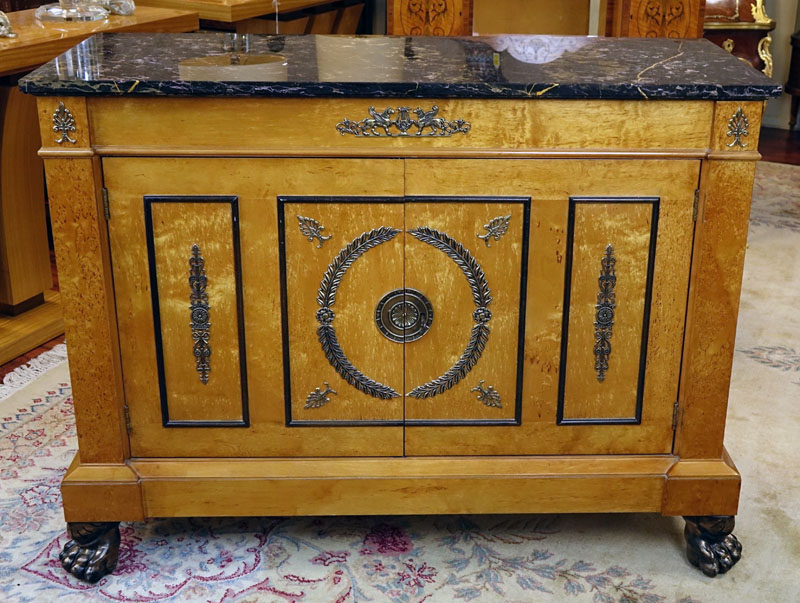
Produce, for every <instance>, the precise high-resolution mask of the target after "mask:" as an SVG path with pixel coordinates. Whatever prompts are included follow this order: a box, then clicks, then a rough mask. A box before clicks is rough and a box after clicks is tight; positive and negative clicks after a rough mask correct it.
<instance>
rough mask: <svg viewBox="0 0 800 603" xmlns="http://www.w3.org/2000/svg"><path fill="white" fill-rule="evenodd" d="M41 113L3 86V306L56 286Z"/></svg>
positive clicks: (0, 109) (0, 104) (0, 223)
mask: <svg viewBox="0 0 800 603" xmlns="http://www.w3.org/2000/svg"><path fill="white" fill-rule="evenodd" d="M37 117H38V116H37V112H36V99H34V98H32V97H30V96H26V95H24V94H22V93H21V92H20V91H19V89H18V88H16V87H13V88H12V87H10V86H0V127H2V137H0V140H2V147H0V175H2V176H0V305H6V306H14V305H17V304H20V303H21V302H24V301H26V300H29V299H30V298H32V297H35V296H37V295H40V294H41V293H43V292H44V291H45V290H47V289H49V288H50V287H51V286H52V284H53V279H52V275H51V274H50V252H49V250H48V248H47V225H46V220H45V213H44V178H43V171H44V167H43V164H42V160H41V159H39V158H38V157H37V156H36V150H37V149H38V148H39V140H38V137H37V136H36V132H37V130H38V125H37ZM43 341H46V340H42V341H38V342H36V344H35V345H38V344H39V343H42V342H43ZM34 347H35V346H34ZM26 351H27V350H26Z"/></svg>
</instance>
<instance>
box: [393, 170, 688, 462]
mask: <svg viewBox="0 0 800 603" xmlns="http://www.w3.org/2000/svg"><path fill="white" fill-rule="evenodd" d="M699 173H700V162H699V161H696V160H407V161H406V185H405V193H406V198H407V206H406V207H407V209H406V230H407V231H409V230H410V229H412V228H414V227H417V226H418V225H417V224H416V222H415V223H413V224H412V223H410V222H409V220H410V219H411V220H412V221H413V219H414V218H412V215H413V214H414V213H415V212H416V211H422V210H423V209H424V212H425V214H426V215H425V217H426V219H427V220H428V221H429V222H432V223H434V222H435V223H436V224H437V230H438V231H440V232H460V233H461V236H460V240H471V243H469V244H465V247H468V248H469V247H472V249H474V250H478V249H479V250H480V252H479V253H473V254H472V256H474V258H480V261H478V264H479V267H478V270H477V271H476V273H479V274H482V275H483V276H484V277H485V278H486V279H487V280H488V282H489V283H492V285H493V287H492V298H493V299H492V305H491V310H492V314H491V320H490V321H489V322H488V323H486V324H487V326H488V327H489V332H488V334H487V336H486V337H485V338H484V339H485V350H483V354H482V356H481V358H480V359H479V360H478V361H477V362H476V363H475V364H474V368H473V369H472V371H471V373H472V374H474V378H471V379H464V380H463V381H462V382H461V383H460V384H457V385H454V386H453V387H452V388H450V389H448V391H447V393H446V395H439V396H431V397H430V398H422V399H418V398H415V397H414V396H410V392H409V391H406V421H407V423H406V429H405V440H406V446H405V451H406V454H407V455H433V454H436V455H448V454H453V455H462V454H493V455H503V454H656V453H662V454H663V453H668V452H670V451H671V447H672V435H673V428H672V416H673V407H674V404H675V401H676V400H677V395H678V379H679V373H680V359H681V346H682V340H683V329H684V317H685V306H686V295H687V287H688V282H689V271H690V265H691V249H692V237H693V232H694V218H693V206H694V197H695V190H696V189H697V187H698V179H699ZM414 197H418V198H420V199H424V200H425V202H426V203H425V204H424V205H418V204H413V203H408V201H411V200H412V198H414ZM459 198H460V199H463V200H464V203H463V206H464V207H467V202H468V201H469V200H470V199H472V200H473V201H474V199H476V198H477V199H486V200H494V201H495V203H496V206H493V205H491V204H488V203H487V204H483V205H481V204H477V205H476V204H474V203H472V204H471V205H469V207H470V209H469V211H467V210H465V209H461V210H458V207H459V201H458V199H459ZM437 200H438V201H439V202H438V203H437V202H436V201H437ZM506 205H507V206H508V207H506ZM413 207H417V208H419V209H418V210H416V209H412V208H413ZM454 208H455V209H454ZM478 210H484V211H483V214H485V215H483V214H481V212H480V211H478ZM495 210H497V211H495ZM437 211H439V212H440V214H439V215H436V216H434V215H433V213H436V212H437ZM431 212H433V213H431ZM528 212H529V217H528ZM509 214H511V215H513V216H514V219H512V221H510V222H509V223H508V224H507V225H505V228H504V227H503V225H502V224H501V222H502V218H503V217H505V216H506V215H509ZM495 218H497V219H498V220H499V221H496V222H493V220H494V219H495ZM465 229H466V230H465ZM473 230H474V231H475V232H474V234H472V235H468V233H467V231H470V233H471V232H472V231H473ZM493 232H494V233H496V234H498V235H499V236H498V237H497V238H494V237H492V238H491V239H488V240H487V239H484V240H478V239H477V238H475V237H476V236H477V235H479V234H482V235H483V236H491V234H492V233H493ZM406 241H407V242H406V246H407V250H406V283H407V285H408V284H409V283H414V282H419V281H426V282H431V283H432V282H436V278H437V277H436V268H435V267H433V265H432V266H431V267H430V268H428V267H427V265H425V264H424V262H419V261H413V258H415V257H416V255H415V254H418V253H419V252H417V251H415V250H414V249H413V248H412V244H413V242H412V241H411V240H410V239H409V238H408V237H407V238H406ZM486 242H491V246H490V247H488V246H486V245H485V243H486ZM478 244H479V246H478ZM523 254H524V255H525V256H527V257H523ZM409 260H412V261H409ZM523 260H525V261H523ZM423 271H430V272H429V273H425V274H422V272H423ZM462 272H464V274H467V273H468V272H469V271H464V270H462ZM418 273H419V274H418ZM445 280H447V279H445ZM467 281H469V278H468V279H467ZM520 285H521V286H520ZM429 288H430V287H429ZM472 289H475V290H479V287H478V288H475V287H472ZM456 293H457V292H455V291H454V292H453V294H452V297H453V299H456V298H457V295H456ZM475 304H478V301H475ZM460 305H465V304H460ZM460 305H459V304H457V303H455V304H453V307H452V308H448V309H445V312H455V311H456V309H457V308H456V306H459V307H460ZM478 305H479V304H478ZM461 314H463V312H461ZM479 318H481V317H476V318H475V317H474V321H473V322H475V324H476V325H478V324H479V323H480V320H478V319H479ZM468 322H469V321H468ZM455 330H456V328H455V327H454V329H453V331H454V333H453V337H456V334H455ZM461 330H463V329H461ZM431 334H435V333H434V332H433V330H432V331H431ZM459 335H460V331H459ZM438 336H439V339H441V340H442V341H447V340H448V339H447V336H446V334H438ZM462 338H463V337H462ZM436 340H437V338H436V337H430V338H429V342H430V343H433V342H435V341H436ZM424 341H425V340H424V339H423V340H420V341H419V342H415V344H417V345H418V346H422V345H423V342H424ZM430 343H429V344H430ZM412 345H413V344H412ZM450 347H453V346H449V347H448V346H442V350H441V351H442V354H441V357H438V356H437V354H438V352H437V350H429V351H427V352H426V354H425V356H426V357H430V358H431V359H432V360H431V364H441V365H442V366H444V365H448V366H449V365H450V364H452V365H454V366H455V365H457V364H458V362H459V361H460V360H462V359H461V358H460V357H458V352H453V351H452V350H450ZM456 347H458V346H456ZM453 349H454V350H455V347H453ZM409 352H410V350H408V349H407V350H406V362H405V366H406V378H405V382H406V384H407V386H410V385H412V384H414V383H416V381H418V380H419V379H418V378H417V376H416V375H412V374H411V373H412V372H419V367H417V366H416V365H415V364H414V362H413V361H410V359H409ZM450 356H452V358H451V357H450ZM472 374H471V375H470V377H472V376H473V375H472ZM476 379H480V380H481V382H480V384H479V385H476V383H472V381H475V380H476ZM489 386H494V388H493V389H494V391H500V392H501V393H502V394H503V397H502V402H500V403H497V404H493V403H492V402H495V400H494V398H496V396H495V395H494V394H493V393H492V390H490V387H489ZM406 389H408V387H407V388H406ZM481 402H482V404H481ZM497 402H499V401H497ZM495 415H496V416H495ZM415 419H417V421H415ZM419 419H422V421H419ZM442 419H444V421H442Z"/></svg>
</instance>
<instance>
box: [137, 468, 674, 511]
mask: <svg viewBox="0 0 800 603" xmlns="http://www.w3.org/2000/svg"><path fill="white" fill-rule="evenodd" d="M674 462H675V459H674V458H673V457H664V456H661V457H658V456H656V457H626V456H622V457H617V458H611V457H583V458H559V457H547V458H538V459H537V458H504V457H497V458H491V459H481V458H474V457H473V458H469V457H457V458H450V459H435V458H429V459H409V458H403V459H385V460H379V459H308V460H303V459H284V460H277V459H275V460H272V459H264V460H248V459H239V460H231V461H228V462H225V463H221V462H218V463H213V462H211V461H210V459H197V460H187V461H169V460H153V461H140V460H137V461H134V462H132V463H131V465H132V467H133V468H134V469H135V471H136V472H137V474H138V475H139V476H140V479H141V484H142V492H143V498H144V501H145V507H146V515H147V516H148V517H154V516H157V517H176V516H177V517H182V516H218V515H221V514H225V515H253V514H256V515H258V514H262V513H266V514H269V515H374V514H408V515H416V514H420V513H426V514H427V513H448V514H452V513H551V512H567V513H568V512H612V511H639V512H646V511H649V512H658V511H660V510H661V505H662V496H663V488H664V484H665V481H666V480H665V475H666V472H667V471H668V470H669V467H671V466H672V464H673V463H674Z"/></svg>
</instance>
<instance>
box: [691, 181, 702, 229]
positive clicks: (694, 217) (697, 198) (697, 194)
mask: <svg viewBox="0 0 800 603" xmlns="http://www.w3.org/2000/svg"><path fill="white" fill-rule="evenodd" d="M699 204H700V189H699V188H698V189H696V190H695V191H694V204H693V205H692V222H697V206H698V205H699Z"/></svg>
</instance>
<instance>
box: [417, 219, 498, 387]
mask: <svg viewBox="0 0 800 603" xmlns="http://www.w3.org/2000/svg"><path fill="white" fill-rule="evenodd" d="M408 234H410V235H411V236H412V237H415V238H416V239H418V240H420V241H422V242H423V243H427V244H428V245H431V246H433V247H435V248H436V249H438V250H439V251H442V252H443V253H445V254H446V255H447V257H449V258H450V259H451V260H453V261H454V262H455V264H456V266H458V267H459V268H460V269H461V272H463V273H464V276H466V277H467V283H469V286H470V289H472V299H473V301H474V302H475V305H476V306H477V308H476V309H475V311H474V312H473V314H472V318H473V320H474V321H475V325H474V326H473V327H472V333H471V334H470V337H469V342H468V343H467V347H466V348H465V349H464V352H463V353H462V354H461V357H460V358H459V359H458V360H457V361H456V363H455V364H454V365H453V366H452V367H450V369H448V370H447V372H445V373H444V374H443V375H441V376H440V377H437V378H436V379H434V380H433V381H429V382H428V383H425V384H424V385H420V386H418V387H415V388H414V389H412V390H411V391H410V392H409V393H408V394H407V395H408V396H411V397H412V398H431V397H433V396H435V395H436V394H441V393H444V392H446V391H447V390H448V389H450V388H452V387H453V386H454V385H456V384H457V383H458V382H459V381H461V380H462V379H463V378H464V377H465V376H466V374H467V373H469V372H470V371H471V370H472V367H474V366H475V365H476V364H477V363H478V360H479V359H480V357H481V355H482V354H483V350H484V349H486V343H487V341H489V321H490V320H491V318H492V311H491V310H489V304H491V303H492V294H491V291H490V290H489V283H488V282H487V280H486V274H484V272H483V268H481V266H480V264H478V262H477V260H476V259H475V258H474V257H473V256H472V254H471V253H470V252H469V251H468V250H467V249H466V248H465V247H464V246H463V245H462V244H461V243H459V242H458V241H456V240H455V239H454V238H453V237H451V236H450V235H448V234H446V233H444V232H439V231H438V230H434V229H433V228H428V227H427V226H420V227H418V228H415V229H414V230H409V231H408Z"/></svg>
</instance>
